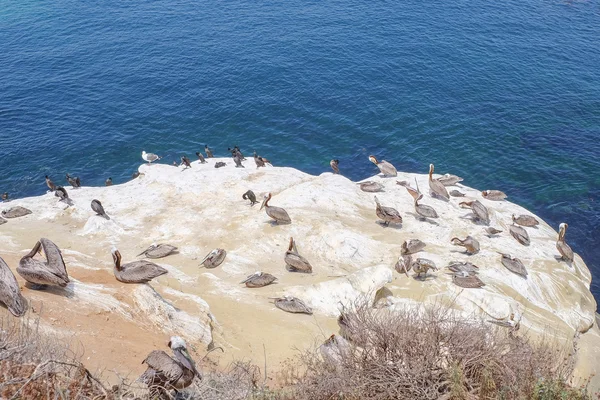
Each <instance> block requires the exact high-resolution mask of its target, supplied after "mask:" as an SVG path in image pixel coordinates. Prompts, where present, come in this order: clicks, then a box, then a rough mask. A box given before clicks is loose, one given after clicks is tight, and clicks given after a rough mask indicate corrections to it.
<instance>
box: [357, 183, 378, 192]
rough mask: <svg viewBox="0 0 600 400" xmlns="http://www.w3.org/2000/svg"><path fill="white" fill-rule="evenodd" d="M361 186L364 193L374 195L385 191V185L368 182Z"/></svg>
mask: <svg viewBox="0 0 600 400" xmlns="http://www.w3.org/2000/svg"><path fill="white" fill-rule="evenodd" d="M359 185H360V190H362V191H363V192H369V193H373V192H381V191H382V190H383V185H382V184H381V183H378V182H373V181H366V182H362V183H359Z"/></svg>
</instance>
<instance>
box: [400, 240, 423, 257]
mask: <svg viewBox="0 0 600 400" xmlns="http://www.w3.org/2000/svg"><path fill="white" fill-rule="evenodd" d="M425 246H427V245H426V244H425V243H423V242H422V241H420V240H419V239H410V240H405V241H404V242H403V243H402V249H401V250H400V254H402V255H404V254H414V253H418V252H419V251H421V250H423V249H424V248H425Z"/></svg>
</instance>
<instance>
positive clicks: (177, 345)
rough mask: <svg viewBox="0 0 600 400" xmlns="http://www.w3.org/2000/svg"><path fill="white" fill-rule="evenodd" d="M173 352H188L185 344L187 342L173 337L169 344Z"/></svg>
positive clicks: (178, 337)
mask: <svg viewBox="0 0 600 400" xmlns="http://www.w3.org/2000/svg"><path fill="white" fill-rule="evenodd" d="M167 346H169V348H170V349H171V350H177V349H182V350H186V349H187V346H186V344H185V340H183V339H182V338H181V337H180V336H171V339H170V340H169V343H168V344H167Z"/></svg>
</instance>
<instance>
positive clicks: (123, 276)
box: [115, 261, 168, 283]
mask: <svg viewBox="0 0 600 400" xmlns="http://www.w3.org/2000/svg"><path fill="white" fill-rule="evenodd" d="M121 268H122V270H121V271H117V270H116V269H115V277H116V278H117V279H118V280H119V281H121V282H125V283H146V282H150V281H151V280H152V279H154V278H156V277H159V276H161V275H164V274H166V273H167V272H168V271H167V270H166V269H164V268H163V267H161V266H159V265H156V264H154V263H152V262H150V261H134V262H130V263H127V264H125V265H123V266H121Z"/></svg>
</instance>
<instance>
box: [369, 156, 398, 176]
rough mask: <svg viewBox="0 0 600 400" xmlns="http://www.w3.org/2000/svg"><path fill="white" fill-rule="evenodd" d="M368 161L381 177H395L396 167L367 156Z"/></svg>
mask: <svg viewBox="0 0 600 400" xmlns="http://www.w3.org/2000/svg"><path fill="white" fill-rule="evenodd" d="M369 161H371V162H372V163H373V164H375V165H377V167H378V168H379V170H380V171H381V173H382V174H383V176H397V175H398V171H396V167H394V166H393V165H392V164H391V163H389V162H387V161H385V160H381V161H378V160H377V158H376V157H375V156H369Z"/></svg>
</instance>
